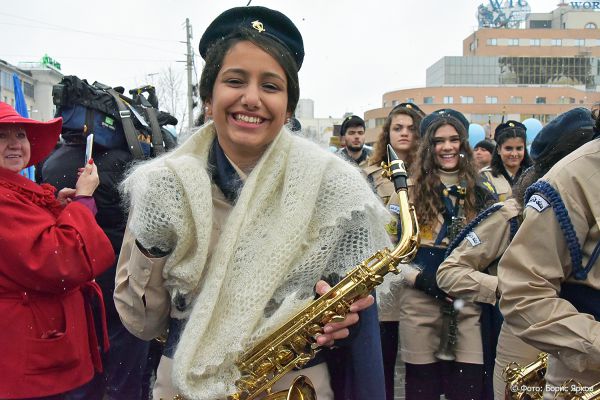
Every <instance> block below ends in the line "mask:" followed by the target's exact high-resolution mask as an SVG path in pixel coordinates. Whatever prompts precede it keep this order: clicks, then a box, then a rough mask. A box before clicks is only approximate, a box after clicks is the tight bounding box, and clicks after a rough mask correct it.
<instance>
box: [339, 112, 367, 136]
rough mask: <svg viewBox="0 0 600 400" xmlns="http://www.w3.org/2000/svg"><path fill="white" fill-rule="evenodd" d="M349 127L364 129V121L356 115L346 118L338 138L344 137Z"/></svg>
mask: <svg viewBox="0 0 600 400" xmlns="http://www.w3.org/2000/svg"><path fill="white" fill-rule="evenodd" d="M351 126H362V127H363V128H364V127H365V120H364V119H362V118H361V117H359V116H358V115H350V116H349V117H346V118H345V119H344V122H342V126H341V128H340V136H344V135H345V134H346V129H348V128H349V127H351Z"/></svg>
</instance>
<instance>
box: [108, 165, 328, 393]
mask: <svg viewBox="0 0 600 400" xmlns="http://www.w3.org/2000/svg"><path fill="white" fill-rule="evenodd" d="M237 172H238V175H240V177H241V178H242V179H245V178H246V176H245V175H244V174H243V172H241V171H240V170H237ZM212 199H213V230H212V235H211V238H210V241H211V245H210V246H209V254H208V259H207V260H210V257H211V250H210V249H212V248H214V247H215V246H216V244H217V241H218V240H219V236H220V234H221V227H222V226H224V225H225V221H226V219H227V217H228V216H229V213H230V212H231V210H232V209H233V206H232V205H231V204H230V203H229V202H228V201H227V200H226V198H225V196H224V195H223V193H222V192H221V190H220V189H219V188H218V187H217V186H216V185H214V184H213V185H212ZM167 258H168V256H165V257H162V258H148V257H146V256H145V255H144V254H143V253H142V252H141V251H140V249H139V248H138V246H137V245H136V244H135V238H134V237H133V235H132V234H131V232H129V230H126V231H125V237H124V239H123V247H122V249H121V255H120V257H119V262H118V264H117V274H116V278H115V280H116V282H115V293H114V299H115V305H116V307H117V310H118V312H119V316H120V317H121V320H122V322H123V325H125V327H126V328H127V329H128V330H129V331H130V332H131V333H133V334H134V335H136V336H138V337H140V338H142V339H145V340H150V339H153V338H155V337H157V336H160V335H162V334H164V333H165V332H166V330H167V327H168V323H169V313H170V309H171V300H170V297H169V293H168V292H167V290H166V289H165V288H164V287H163V283H164V279H163V277H162V271H163V268H164V266H165V263H166V261H167ZM172 368H173V360H172V359H170V358H167V357H165V356H162V358H161V360H160V364H159V367H158V371H157V376H156V382H155V384H154V388H153V399H155V400H159V399H164V400H170V399H172V398H173V397H174V396H175V395H177V394H178V393H177V390H176V389H175V388H174V387H173V384H172V382H171V374H172ZM300 373H302V374H303V375H306V376H308V377H309V378H310V379H311V381H312V382H313V383H314V385H315V390H317V393H318V395H319V398H320V399H321V398H323V399H324V400H332V399H333V392H332V390H331V387H330V385H329V372H328V370H327V366H326V364H325V363H321V364H317V365H315V366H313V367H310V368H306V369H303V370H302V372H299V371H294V372H290V373H289V374H287V375H285V376H284V377H283V378H282V379H281V381H279V382H277V385H276V386H275V387H274V389H276V390H283V388H284V386H285V385H286V384H288V386H289V383H288V381H290V380H292V379H293V378H294V377H295V376H297V375H299V374H300Z"/></svg>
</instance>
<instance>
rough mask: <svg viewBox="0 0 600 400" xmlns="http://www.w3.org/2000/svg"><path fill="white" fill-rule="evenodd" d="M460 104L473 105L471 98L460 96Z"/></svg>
mask: <svg viewBox="0 0 600 400" xmlns="http://www.w3.org/2000/svg"><path fill="white" fill-rule="evenodd" d="M460 102H461V103H462V104H473V96H460Z"/></svg>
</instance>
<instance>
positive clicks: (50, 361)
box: [0, 168, 114, 399]
mask: <svg viewBox="0 0 600 400" xmlns="http://www.w3.org/2000/svg"><path fill="white" fill-rule="evenodd" d="M0 215H1V218H0V254H1V255H0V398H1V399H17V398H29V397H41V396H48V395H53V394H58V393H62V392H65V391H68V390H70V389H73V388H76V387H78V386H81V385H82V384H84V383H86V382H87V381H89V380H90V379H91V378H92V376H93V374H94V367H96V369H98V368H101V364H100V361H99V357H98V356H99V355H98V350H97V346H96V338H95V334H94V332H93V322H92V321H91V318H90V317H91V314H90V309H89V304H88V303H87V301H86V299H87V297H88V296H87V295H86V294H85V292H88V291H89V290H88V289H89V288H92V287H93V286H94V285H95V284H92V283H91V282H90V281H91V280H92V279H93V278H94V277H95V276H98V275H100V274H101V273H102V272H103V271H105V270H106V269H107V268H108V267H110V266H111V264H112V263H113V261H114V252H113V249H112V247H111V244H110V241H109V240H108V238H107V237H106V235H105V234H104V232H103V231H102V230H101V229H100V228H99V227H98V225H97V224H96V221H95V218H94V215H93V214H92V212H91V211H90V210H89V209H88V208H86V207H85V206H83V205H81V204H78V203H77V202H73V203H70V204H69V205H67V206H66V207H65V208H64V209H63V208H62V207H61V206H60V204H59V203H58V202H57V201H56V200H55V199H54V188H53V187H52V186H50V185H41V186H40V185H37V184H35V183H34V182H31V181H30V180H28V179H26V178H24V177H22V176H20V175H17V174H16V173H14V172H10V171H8V170H6V169H3V168H0Z"/></svg>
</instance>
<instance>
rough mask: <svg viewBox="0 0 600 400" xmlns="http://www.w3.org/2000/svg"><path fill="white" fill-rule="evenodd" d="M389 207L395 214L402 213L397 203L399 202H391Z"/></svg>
mask: <svg viewBox="0 0 600 400" xmlns="http://www.w3.org/2000/svg"><path fill="white" fill-rule="evenodd" d="M388 208H389V209H390V211H391V212H393V213H394V214H398V215H400V206H399V205H397V204H390V205H389V207H388Z"/></svg>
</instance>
